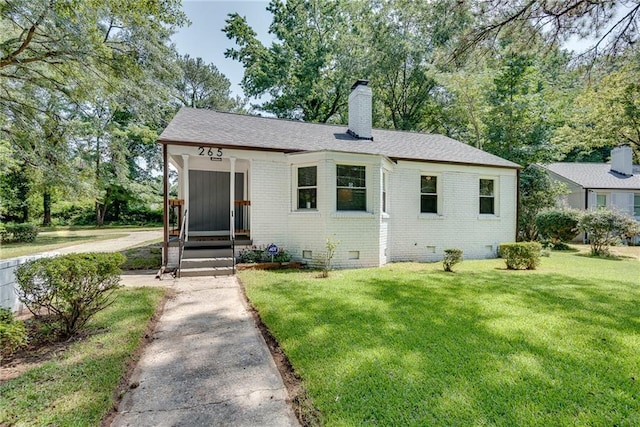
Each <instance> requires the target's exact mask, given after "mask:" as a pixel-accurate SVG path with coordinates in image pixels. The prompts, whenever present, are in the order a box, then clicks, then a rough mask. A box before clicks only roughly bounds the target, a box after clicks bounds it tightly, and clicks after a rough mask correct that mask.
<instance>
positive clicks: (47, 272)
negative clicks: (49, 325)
mask: <svg viewBox="0 0 640 427" xmlns="http://www.w3.org/2000/svg"><path fill="white" fill-rule="evenodd" d="M124 261H125V257H124V256H123V255H122V254H120V253H88V254H70V255H63V256H59V257H54V258H40V259H36V260H32V261H29V262H27V263H25V264H23V265H21V266H20V267H18V269H17V270H16V281H17V282H18V297H19V298H20V301H21V302H22V303H23V304H25V306H26V307H27V308H28V309H29V311H30V312H31V313H32V314H33V315H34V317H35V318H36V319H37V320H40V321H44V320H45V319H48V318H49V316H51V318H52V319H53V322H54V323H55V328H56V331H57V332H58V333H59V334H60V335H61V336H62V337H69V336H72V335H74V334H75V333H76V332H78V331H79V330H80V329H81V328H82V327H84V325H85V324H86V323H87V321H88V320H89V319H90V318H91V317H92V316H93V315H94V314H96V313H97V312H99V311H100V310H102V309H104V308H106V307H107V306H108V305H109V304H111V302H112V299H111V294H112V293H113V291H114V290H115V289H117V288H118V287H119V284H118V282H119V281H120V277H119V275H120V273H121V271H120V268H119V266H120V265H121V264H122V263H123V262H124Z"/></svg>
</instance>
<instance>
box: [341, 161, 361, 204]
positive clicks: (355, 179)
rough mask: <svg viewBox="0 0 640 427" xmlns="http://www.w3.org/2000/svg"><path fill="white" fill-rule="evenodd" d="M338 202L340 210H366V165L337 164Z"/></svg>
mask: <svg viewBox="0 0 640 427" xmlns="http://www.w3.org/2000/svg"><path fill="white" fill-rule="evenodd" d="M336 189H337V193H338V194H337V204H336V208H337V210H339V211H366V210H367V186H366V175H365V167H364V166H349V165H337V166H336Z"/></svg>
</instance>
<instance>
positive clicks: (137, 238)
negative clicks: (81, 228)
mask: <svg viewBox="0 0 640 427" xmlns="http://www.w3.org/2000/svg"><path fill="white" fill-rule="evenodd" d="M155 239H162V230H146V231H132V232H129V234H128V235H127V236H124V237H118V238H116V239H108V240H98V241H96V242H88V243H81V244H79V245H73V246H67V247H66V248H60V249H56V250H55V251H52V252H53V253H56V254H60V255H65V254H71V253H80V252H118V251H123V250H125V249H128V248H132V247H134V246H138V245H140V244H142V243H144V242H148V241H150V240H155Z"/></svg>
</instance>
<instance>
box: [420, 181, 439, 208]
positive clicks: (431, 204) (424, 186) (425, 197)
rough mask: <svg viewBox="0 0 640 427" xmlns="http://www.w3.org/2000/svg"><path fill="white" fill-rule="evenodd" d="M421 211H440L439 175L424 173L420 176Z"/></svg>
mask: <svg viewBox="0 0 640 427" xmlns="http://www.w3.org/2000/svg"><path fill="white" fill-rule="evenodd" d="M420 212H421V213H438V177H437V176H433V175H422V176H421V177H420Z"/></svg>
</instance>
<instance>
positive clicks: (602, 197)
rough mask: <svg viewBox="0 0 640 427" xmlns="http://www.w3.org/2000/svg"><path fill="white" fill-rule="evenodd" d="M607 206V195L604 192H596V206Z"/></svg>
mask: <svg viewBox="0 0 640 427" xmlns="http://www.w3.org/2000/svg"><path fill="white" fill-rule="evenodd" d="M606 207H607V195H606V194H597V195H596V208H606Z"/></svg>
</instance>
